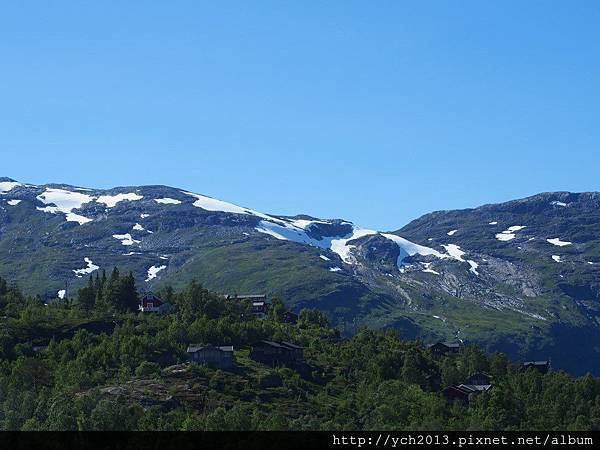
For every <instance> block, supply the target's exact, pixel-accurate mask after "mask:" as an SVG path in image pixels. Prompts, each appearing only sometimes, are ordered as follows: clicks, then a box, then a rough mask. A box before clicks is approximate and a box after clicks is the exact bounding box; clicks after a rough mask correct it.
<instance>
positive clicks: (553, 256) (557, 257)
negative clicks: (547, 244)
mask: <svg viewBox="0 0 600 450" xmlns="http://www.w3.org/2000/svg"><path fill="white" fill-rule="evenodd" d="M552 259H553V260H554V261H556V262H557V263H559V262H563V260H562V259H561V257H560V256H558V255H552Z"/></svg>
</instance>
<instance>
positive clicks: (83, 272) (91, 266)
mask: <svg viewBox="0 0 600 450" xmlns="http://www.w3.org/2000/svg"><path fill="white" fill-rule="evenodd" d="M83 260H84V261H85V263H86V264H87V267H84V268H83V269H76V270H73V272H74V273H75V275H77V278H81V277H82V276H84V275H87V274H90V273H92V272H93V271H95V270H98V269H99V268H100V267H99V266H96V265H95V264H94V263H93V262H92V260H91V259H90V258H87V257H86V258H83Z"/></svg>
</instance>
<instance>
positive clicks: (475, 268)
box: [467, 259, 479, 276]
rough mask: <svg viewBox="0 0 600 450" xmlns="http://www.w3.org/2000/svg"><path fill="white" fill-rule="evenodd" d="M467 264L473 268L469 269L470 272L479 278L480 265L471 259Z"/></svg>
mask: <svg viewBox="0 0 600 450" xmlns="http://www.w3.org/2000/svg"><path fill="white" fill-rule="evenodd" d="M467 262H468V263H469V265H470V266H471V268H470V269H469V272H471V273H472V274H474V275H477V276H479V272H478V271H477V268H478V267H479V264H477V263H476V262H475V261H472V260H470V259H468V260H467Z"/></svg>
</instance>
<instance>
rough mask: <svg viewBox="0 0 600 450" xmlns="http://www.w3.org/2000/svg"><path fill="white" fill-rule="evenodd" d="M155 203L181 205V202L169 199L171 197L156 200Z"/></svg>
mask: <svg viewBox="0 0 600 450" xmlns="http://www.w3.org/2000/svg"><path fill="white" fill-rule="evenodd" d="M154 201H155V202H156V203H160V204H161V205H180V204H181V200H176V199H174V198H169V197H165V198H155V199H154Z"/></svg>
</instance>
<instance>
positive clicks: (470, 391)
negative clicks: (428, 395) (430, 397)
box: [442, 372, 492, 405]
mask: <svg viewBox="0 0 600 450" xmlns="http://www.w3.org/2000/svg"><path fill="white" fill-rule="evenodd" d="M491 388H492V384H491V379H490V376H489V375H486V374H484V373H480V372H478V373H474V374H473V375H471V376H470V377H469V378H467V379H466V380H465V382H464V383H462V384H459V385H457V386H449V387H447V388H446V389H444V390H443V391H442V394H443V395H444V397H445V398H446V400H447V401H448V402H450V403H451V402H454V401H458V402H460V403H461V404H463V405H468V404H469V403H470V402H471V401H472V400H473V398H475V396H477V395H479V394H481V393H482V392H486V391H489V390H490V389H491Z"/></svg>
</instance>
